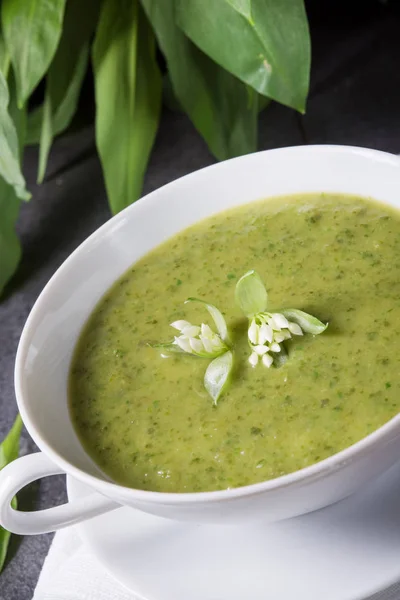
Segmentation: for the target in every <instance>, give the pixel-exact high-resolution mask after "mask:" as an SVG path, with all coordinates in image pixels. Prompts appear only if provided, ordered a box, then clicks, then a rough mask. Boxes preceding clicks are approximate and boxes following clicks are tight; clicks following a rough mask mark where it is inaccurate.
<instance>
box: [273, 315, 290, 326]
mask: <svg viewBox="0 0 400 600" xmlns="http://www.w3.org/2000/svg"><path fill="white" fill-rule="evenodd" d="M271 317H272V318H273V319H274V321H275V323H276V324H277V325H278V326H279V327H280V329H287V328H288V326H289V321H288V320H287V318H286V317H285V316H284V315H282V314H281V313H272V315H271Z"/></svg>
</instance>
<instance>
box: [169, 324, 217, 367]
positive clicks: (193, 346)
mask: <svg viewBox="0 0 400 600" xmlns="http://www.w3.org/2000/svg"><path fill="white" fill-rule="evenodd" d="M171 327H173V328H174V329H177V330H178V331H179V332H180V334H181V335H179V336H175V337H174V341H173V342H172V343H173V344H174V345H175V346H178V347H179V348H180V349H181V350H183V351H184V352H187V353H188V354H194V355H195V356H202V357H206V358H215V357H216V356H220V355H221V354H223V353H224V352H226V351H227V350H228V346H227V345H226V344H225V342H224V341H223V340H222V338H221V336H220V335H219V334H218V333H215V332H214V331H213V330H212V329H211V327H210V326H209V325H206V324H205V323H202V324H201V325H200V326H197V325H192V324H191V323H189V321H184V320H179V321H174V322H173V323H171Z"/></svg>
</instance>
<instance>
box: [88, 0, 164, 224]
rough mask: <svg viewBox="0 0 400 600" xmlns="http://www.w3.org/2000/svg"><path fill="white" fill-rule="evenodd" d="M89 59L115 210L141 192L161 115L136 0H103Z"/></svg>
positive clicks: (147, 33) (152, 47)
mask: <svg viewBox="0 0 400 600" xmlns="http://www.w3.org/2000/svg"><path fill="white" fill-rule="evenodd" d="M92 59H93V60H92V62H93V68H94V81H95V96H96V108H97V110H96V145H97V149H98V152H99V155H100V160H101V165H102V169H103V173H104V179H105V184H106V188H107V194H108V200H109V204H110V208H111V210H112V212H113V213H114V214H115V213H117V212H119V211H120V210H122V209H123V208H125V207H126V206H128V205H129V204H131V203H132V202H134V201H135V200H137V199H138V198H139V197H140V194H141V192H142V186H143V178H144V174H145V171H146V168H147V162H148V159H149V156H150V152H151V149H152V147H153V143H154V139H155V136H156V133H157V128H158V122H159V117H160V107H161V93H162V87H161V85H162V83H161V74H160V70H159V67H158V64H157V60H156V44H155V39H154V35H153V31H152V29H151V27H150V25H149V22H148V20H147V17H146V15H145V13H144V11H143V9H142V6H141V3H140V2H139V1H138V0H104V2H103V3H102V8H101V13H100V19H99V24H98V26H97V30H96V37H95V41H94V44H93V52H92Z"/></svg>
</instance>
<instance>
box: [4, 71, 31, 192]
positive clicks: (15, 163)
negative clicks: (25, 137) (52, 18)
mask: <svg viewBox="0 0 400 600" xmlns="http://www.w3.org/2000/svg"><path fill="white" fill-rule="evenodd" d="M9 100H10V97H9V93H8V86H7V82H6V80H5V79H4V76H3V74H2V73H1V72H0V176H1V177H3V179H4V180H5V181H6V182H7V183H8V184H9V185H11V186H12V187H13V188H14V191H15V194H16V195H17V196H18V198H20V199H21V200H29V198H30V197H31V195H30V193H29V192H28V191H27V190H26V187H25V179H24V176H23V175H22V172H21V168H20V164H19V151H18V136H17V131H16V129H15V126H14V123H13V120H12V118H11V116H10V114H9V111H8V104H9Z"/></svg>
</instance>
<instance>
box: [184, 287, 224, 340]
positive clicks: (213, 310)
mask: <svg viewBox="0 0 400 600" xmlns="http://www.w3.org/2000/svg"><path fill="white" fill-rule="evenodd" d="M188 302H200V303H201V304H204V305H205V307H206V308H207V310H208V312H209V313H210V315H211V317H212V319H213V321H214V323H215V327H216V328H217V331H218V333H219V337H220V338H221V340H222V341H223V342H225V343H226V344H228V343H229V333H228V328H227V326H226V321H225V319H224V317H223V315H222V313H221V311H219V310H218V308H217V307H216V306H214V305H213V304H209V303H208V302H205V301H204V300H199V299H198V298H188V299H187V300H186V301H185V304H187V303H188Z"/></svg>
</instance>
